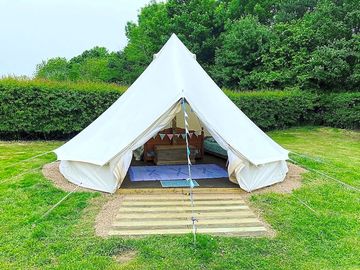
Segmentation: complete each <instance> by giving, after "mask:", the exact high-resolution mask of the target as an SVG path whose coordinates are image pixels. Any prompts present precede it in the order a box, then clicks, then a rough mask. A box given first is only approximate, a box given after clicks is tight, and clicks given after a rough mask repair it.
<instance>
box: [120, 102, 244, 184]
mask: <svg viewBox="0 0 360 270" xmlns="http://www.w3.org/2000/svg"><path fill="white" fill-rule="evenodd" d="M184 111H185V114H186V119H187V121H186V124H185V117H184ZM186 134H187V135H186ZM187 147H188V148H187ZM188 151H189V152H190V155H189V160H188ZM188 162H191V164H192V165H191V167H190V168H191V178H192V179H193V180H194V181H195V186H196V187H198V188H238V185H237V184H234V183H233V182H231V181H230V180H229V177H228V172H227V166H226V165H227V153H226V151H225V150H224V149H222V148H221V147H220V146H219V144H217V142H216V141H215V140H214V139H213V138H212V137H211V136H210V133H209V132H208V131H207V130H206V128H204V125H203V124H202V123H201V121H200V120H199V118H198V117H197V115H196V114H195V112H193V111H192V109H191V107H190V105H189V104H188V103H186V102H185V103H184V104H182V110H181V111H180V112H178V113H177V114H176V115H175V116H174V118H173V119H171V120H170V121H169V123H168V124H167V126H165V128H164V129H163V130H161V131H159V132H158V133H157V134H155V135H154V136H153V137H152V138H150V139H149V140H148V141H147V142H146V143H145V144H144V145H143V146H142V147H140V148H138V149H136V150H135V151H134V152H133V159H132V162H131V164H130V168H129V170H128V173H127V175H126V178H125V179H124V181H123V182H122V185H121V187H120V188H161V187H174V188H176V187H182V188H184V187H188V185H189V182H188V181H185V180H186V179H187V178H189V173H190V172H189V171H188ZM179 182H180V183H179ZM179 185H180V186H179Z"/></svg>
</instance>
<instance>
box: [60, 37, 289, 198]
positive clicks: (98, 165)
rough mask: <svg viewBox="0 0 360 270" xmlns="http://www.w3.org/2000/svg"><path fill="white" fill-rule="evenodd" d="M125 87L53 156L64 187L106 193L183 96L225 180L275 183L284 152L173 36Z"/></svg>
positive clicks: (245, 185) (249, 186) (250, 185)
mask: <svg viewBox="0 0 360 270" xmlns="http://www.w3.org/2000/svg"><path fill="white" fill-rule="evenodd" d="M155 56H156V57H154V59H153V61H152V62H151V63H150V65H149V66H148V67H147V68H146V70H145V71H144V72H143V73H142V74H141V75H140V76H139V78H138V79H137V80H136V81H135V82H134V83H133V84H132V85H131V86H130V87H129V89H128V90H127V91H126V92H125V93H124V94H123V95H122V96H121V97H120V98H119V99H118V100H117V101H116V102H115V103H113V104H112V105H111V106H110V107H109V108H108V109H107V110H106V111H105V112H104V113H103V114H101V115H100V116H99V117H98V118H97V119H96V120H95V121H94V122H92V123H91V124H90V125H89V126H88V127H86V128H85V129H84V130H83V131H81V132H80V133H79V134H78V135H77V136H75V137H74V138H73V139H71V140H70V141H68V142H67V143H65V144H64V145H62V146H61V147H59V148H58V149H56V150H55V153H56V154H57V158H58V160H61V163H60V171H61V173H62V174H63V175H64V176H65V177H66V178H67V179H68V180H69V181H71V182H73V183H75V184H77V185H80V186H83V187H87V188H91V189H95V190H100V191H105V192H110V193H113V192H115V191H116V190H117V189H118V188H119V187H120V185H121V183H122V181H123V179H124V178H125V176H126V173H127V171H128V169H129V166H130V163H131V160H132V154H133V151H134V150H135V149H137V148H138V147H140V146H142V145H143V144H144V143H145V142H147V141H148V140H149V139H150V138H151V137H152V136H154V135H155V134H157V133H158V132H159V131H160V130H162V129H163V128H165V127H166V126H168V124H169V123H170V122H171V120H172V119H173V118H174V117H175V116H176V115H177V113H179V112H180V111H181V100H182V99H183V98H184V99H185V100H186V102H187V104H188V105H189V106H190V107H191V109H192V111H193V113H194V114H195V115H196V116H197V117H198V118H199V120H200V121H201V123H202V124H203V125H204V126H205V128H206V129H207V131H208V132H209V133H210V134H211V135H212V136H213V137H214V139H215V140H216V141H217V142H218V143H219V145H220V146H221V147H222V148H223V149H225V150H226V151H227V154H228V159H229V160H228V161H229V166H228V173H229V179H230V180H231V181H233V182H236V183H238V184H239V186H240V187H241V188H242V189H244V190H246V191H252V190H255V189H258V188H261V187H264V186H268V185H271V184H274V183H277V182H280V181H282V180H283V179H284V178H285V176H286V173H287V171H288V169H287V165H286V160H287V159H288V151H287V150H285V149H284V148H282V147H281V146H280V145H278V144H277V143H275V142H274V141H273V140H272V139H271V138H270V137H268V136H267V135H266V134H265V133H264V132H263V131H261V130H260V129H259V128H258V127H257V126H256V125H255V124H254V123H253V122H252V121H251V120H250V119H249V118H248V117H247V116H246V115H245V114H244V113H243V112H242V111H241V110H240V109H239V108H238V107H237V106H236V105H235V104H233V103H232V101H231V100H230V99H229V98H228V97H227V96H226V95H225V94H224V93H223V91H222V90H221V89H220V88H219V87H218V86H217V85H216V83H215V82H214V81H213V80H212V79H211V78H210V76H209V75H208V74H207V73H206V72H205V71H204V69H203V68H202V67H201V66H200V64H199V63H198V62H197V61H196V59H195V57H194V55H193V54H192V53H191V52H190V51H189V50H188V49H187V48H186V47H185V45H184V44H183V43H182V42H181V41H180V40H179V39H178V37H177V36H176V35H175V34H173V35H172V36H171V37H170V39H169V40H168V41H167V42H166V44H165V45H164V46H163V47H162V49H161V50H160V51H159V53H158V54H156V55H155Z"/></svg>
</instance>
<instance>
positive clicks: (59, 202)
mask: <svg viewBox="0 0 360 270" xmlns="http://www.w3.org/2000/svg"><path fill="white" fill-rule="evenodd" d="M81 184H82V183H80V185H78V186H76V187H75V188H74V189H73V190H72V191H70V192H69V193H67V194H66V195H65V196H64V197H62V198H61V200H60V201H58V202H57V203H55V204H54V205H53V206H52V207H51V208H50V209H49V210H47V211H46V212H45V213H44V214H43V215H42V216H41V217H40V218H39V219H38V220H37V221H36V222H34V225H36V223H37V222H38V221H39V220H41V219H43V218H45V217H46V216H48V215H49V214H50V213H51V212H52V211H53V210H54V209H55V208H56V207H58V206H59V205H60V204H61V203H62V202H63V201H65V200H66V198H68V197H69V196H70V195H71V194H73V193H74V192H75V191H76V190H77V189H78V188H80V186H81Z"/></svg>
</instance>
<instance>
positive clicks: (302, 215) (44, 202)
mask: <svg viewBox="0 0 360 270" xmlns="http://www.w3.org/2000/svg"><path fill="white" fill-rule="evenodd" d="M270 136H272V137H273V138H274V139H275V140H276V141H278V142H279V143H280V144H282V145H283V146H284V147H286V148H287V149H289V150H293V151H296V152H299V153H302V154H305V155H307V156H309V157H310V158H311V159H310V158H309V157H308V158H304V157H300V156H297V155H291V157H292V158H293V159H294V160H295V161H296V162H298V163H301V164H302V165H304V166H307V167H309V168H312V169H316V170H321V171H322V172H325V173H327V174H330V175H332V176H334V177H336V178H339V179H341V180H342V181H344V182H346V183H348V184H351V185H353V186H355V187H357V188H360V181H359V179H360V170H359V168H360V134H359V133H358V132H354V131H346V130H339V129H330V128H297V129H288V130H283V131H276V132H271V133H270ZM61 144H62V142H32V143H28V142H27V143H19V142H14V143H0V269H317V270H319V269H360V263H359V258H360V194H359V192H357V191H354V190H350V189H348V188H346V187H344V186H342V185H340V184H338V183H336V182H335V181H332V180H329V179H326V178H324V177H322V176H319V175H318V174H315V173H313V172H309V173H307V174H306V175H305V176H304V184H303V186H302V187H301V188H300V189H298V190H296V191H295V192H293V194H288V195H281V194H262V195H256V196H253V197H252V204H253V205H254V206H256V207H258V208H259V209H260V210H261V211H262V212H263V213H264V218H265V219H266V220H267V222H269V223H270V224H271V226H272V227H273V228H274V229H275V230H276V231H277V236H276V237H275V238H231V237H213V236H209V235H199V236H198V243H197V247H196V248H194V247H193V246H192V236H191V235H185V236H152V237H146V238H137V239H125V238H111V239H101V238H99V237H96V236H95V235H94V229H93V222H94V218H95V216H96V213H97V211H98V209H99V206H100V205H101V203H102V202H103V201H104V200H105V198H104V197H102V196H100V195H99V194H98V193H74V194H72V195H71V196H70V197H68V199H67V200H65V201H64V202H63V203H62V204H61V205H60V206H59V207H57V208H56V209H55V210H54V211H52V212H51V213H50V214H49V215H48V216H46V217H44V218H43V219H41V218H40V217H41V216H42V215H43V214H44V213H45V212H46V211H47V210H48V209H49V208H50V207H51V206H52V205H54V204H55V203H56V202H57V201H59V200H60V199H61V198H62V197H63V196H64V195H66V193H65V192H62V191H60V190H58V189H56V188H54V187H53V186H52V184H51V183H49V182H48V181H47V180H46V179H45V178H44V177H43V176H42V175H41V172H40V171H36V170H35V171H34V172H31V173H28V174H25V175H22V176H19V177H15V178H11V177H14V176H16V175H18V174H20V173H22V172H24V171H26V170H29V169H36V168H38V167H40V166H41V165H42V164H44V163H47V162H50V161H53V160H54V159H55V156H54V155H53V154H51V153H50V154H47V155H44V156H41V157H38V158H36V159H33V160H29V161H27V162H23V163H17V164H14V163H16V162H18V161H21V160H24V159H26V158H29V157H31V156H34V155H36V154H39V153H43V152H47V151H49V150H51V149H54V148H56V147H57V146H59V145H61ZM9 178H10V179H9ZM304 203H305V204H306V205H307V206H309V207H310V208H311V209H313V210H314V211H315V212H314V211H312V210H310V209H309V208H308V207H306V206H305V205H304ZM127 250H136V251H137V256H136V258H135V259H134V260H132V261H130V262H129V263H127V264H123V265H119V264H118V263H117V262H116V261H115V260H114V259H113V256H114V255H117V254H119V253H122V252H125V251H127Z"/></svg>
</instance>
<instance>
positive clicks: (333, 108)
mask: <svg viewBox="0 0 360 270" xmlns="http://www.w3.org/2000/svg"><path fill="white" fill-rule="evenodd" d="M125 90H126V87H121V86H117V85H114V84H103V83H63V82H52V81H43V80H16V79H13V78H6V79H1V80H0V138H1V139H36V138H44V139H56V138H67V137H71V136H73V135H75V134H76V133H78V132H79V131H81V130H82V129H83V128H84V127H86V126H87V125H88V124H90V123H91V122H92V121H93V120H94V119H96V117H98V116H99V115H100V114H101V113H102V112H103V111H105V110H106V109H107V108H108V107H109V106H110V105H111V104H112V103H113V102H114V101H115V100H116V99H117V98H118V97H119V96H120V95H121V94H122V93H123V92H124V91H125ZM225 93H226V94H227V95H228V96H229V98H230V99H231V100H232V101H233V102H234V103H235V104H236V105H237V106H238V107H239V108H241V109H242V110H243V112H244V113H245V114H246V115H248V116H249V117H250V119H252V120H253V121H254V122H255V123H256V124H257V125H258V126H259V127H260V128H262V129H264V130H271V129H280V128H286V127H291V126H298V125H303V124H325V125H329V126H336V127H344V128H359V99H360V96H359V95H360V94H359V93H339V94H332V95H320V94H314V93H310V92H303V91H300V90H291V91H259V92H232V91H229V90H225Z"/></svg>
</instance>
